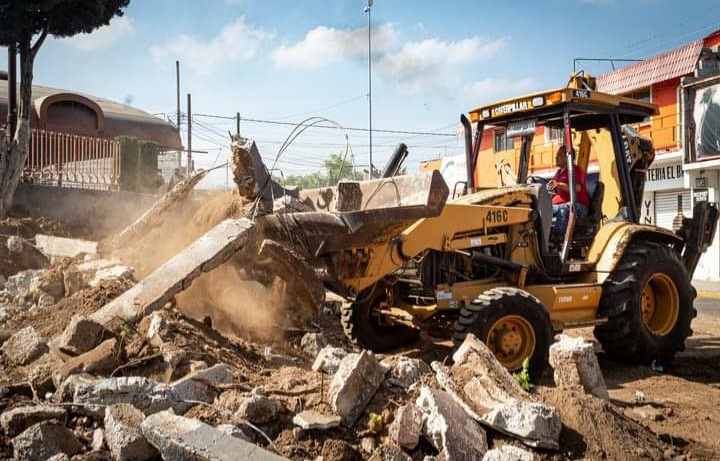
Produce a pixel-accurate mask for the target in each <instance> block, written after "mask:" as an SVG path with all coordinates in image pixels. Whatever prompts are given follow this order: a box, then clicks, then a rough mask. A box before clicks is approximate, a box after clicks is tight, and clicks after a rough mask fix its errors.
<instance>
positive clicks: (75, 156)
mask: <svg viewBox="0 0 720 461" xmlns="http://www.w3.org/2000/svg"><path fill="white" fill-rule="evenodd" d="M119 177H120V143H119V142H118V141H116V140H114V139H107V138H95V137H89V136H79V135H73V134H66V133H55V132H52V131H45V130H37V129H34V130H32V138H31V143H30V155H29V156H28V159H27V161H26V162H25V169H24V170H23V181H25V182H29V183H33V184H42V185H52V186H61V187H76V188H83V189H103V190H113V189H117V187H118V178H119Z"/></svg>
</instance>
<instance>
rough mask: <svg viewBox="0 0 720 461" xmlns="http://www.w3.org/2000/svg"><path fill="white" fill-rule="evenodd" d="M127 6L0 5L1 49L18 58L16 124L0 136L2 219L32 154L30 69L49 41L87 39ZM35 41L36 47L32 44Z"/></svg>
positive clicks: (109, 0) (41, 0)
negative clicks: (13, 50)
mask: <svg viewBox="0 0 720 461" xmlns="http://www.w3.org/2000/svg"><path fill="white" fill-rule="evenodd" d="M129 2H130V0H0V45H2V46H7V47H12V46H14V47H15V48H16V49H17V53H18V55H19V56H20V100H19V108H18V109H19V110H18V121H17V126H16V128H15V132H14V133H10V137H9V138H8V137H5V136H2V135H0V218H3V217H5V216H6V215H7V213H8V211H9V209H10V205H11V204H12V197H13V195H14V194H15V189H16V188H17V184H18V182H19V181H20V175H21V174H22V169H23V166H24V165H25V160H26V159H27V156H28V153H29V151H30V134H31V131H30V130H31V127H30V115H31V107H32V84H33V66H34V63H35V57H36V56H37V53H38V51H39V50H40V47H42V45H43V43H44V42H45V39H46V38H47V36H48V35H52V36H55V37H70V36H72V35H76V34H79V33H90V32H92V31H93V30H95V29H96V28H98V27H100V26H103V25H107V24H109V23H110V20H111V19H112V18H113V17H115V16H122V14H123V9H124V8H125V7H126V6H127V5H128V3H129ZM33 40H34V43H33Z"/></svg>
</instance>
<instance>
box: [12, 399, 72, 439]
mask: <svg viewBox="0 0 720 461" xmlns="http://www.w3.org/2000/svg"><path fill="white" fill-rule="evenodd" d="M65 416H67V412H66V411H65V409H64V408H60V407H56V406H52V405H36V406H28V407H17V408H13V409H12V410H8V411H5V412H3V413H2V414H1V415H0V425H2V428H3V430H4V431H5V433H6V434H7V435H9V436H14V435H17V434H19V433H21V432H23V431H24V430H25V429H27V428H28V427H30V426H32V425H33V424H36V423H39V422H41V421H47V420H51V419H56V420H64V419H65Z"/></svg>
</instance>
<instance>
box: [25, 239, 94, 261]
mask: <svg viewBox="0 0 720 461" xmlns="http://www.w3.org/2000/svg"><path fill="white" fill-rule="evenodd" d="M35 246H36V247H37V249H38V250H40V251H42V252H43V253H45V254H46V255H47V256H50V257H53V256H60V257H67V258H74V257H75V256H78V255H79V254H81V253H85V254H91V255H92V254H95V253H97V246H98V244H97V242H91V241H89V240H80V239H73V238H67V237H55V236H53V235H44V234H36V235H35Z"/></svg>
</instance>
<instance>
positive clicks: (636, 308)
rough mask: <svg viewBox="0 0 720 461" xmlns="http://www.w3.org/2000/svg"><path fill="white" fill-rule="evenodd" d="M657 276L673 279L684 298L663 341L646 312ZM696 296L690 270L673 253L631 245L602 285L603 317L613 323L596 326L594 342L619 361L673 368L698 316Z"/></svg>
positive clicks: (660, 247)
mask: <svg viewBox="0 0 720 461" xmlns="http://www.w3.org/2000/svg"><path fill="white" fill-rule="evenodd" d="M657 273H662V274H665V275H667V276H668V277H669V278H670V279H671V280H672V282H673V284H674V285H675V288H676V289H677V291H678V296H679V312H678V318H677V321H676V322H675V325H674V326H673V327H672V329H671V330H670V331H669V332H668V333H667V334H665V335H663V336H661V335H657V334H654V333H653V332H651V331H650V330H648V329H647V327H646V326H645V324H644V322H643V318H642V310H641V309H642V304H641V303H642V294H643V288H644V287H645V284H646V282H647V281H648V280H649V279H650V277H651V276H653V275H654V274H657ZM696 296H697V292H696V291H695V289H694V288H693V287H692V285H691V284H690V277H689V276H688V273H687V270H686V269H685V266H684V265H683V263H682V261H681V260H680V257H679V255H678V254H677V253H676V252H675V251H674V250H672V249H671V248H669V247H667V246H664V245H661V244H656V243H652V242H632V243H631V244H630V245H629V247H628V248H627V249H626V250H625V253H624V254H623V256H622V258H621V260H620V263H619V264H618V265H617V267H616V269H615V270H614V271H613V272H612V274H610V276H609V277H608V279H607V280H606V281H605V283H604V285H603V295H602V298H601V299H600V306H599V310H598V315H599V316H607V317H608V323H606V324H604V325H599V326H597V327H595V332H594V333H595V337H596V338H597V339H598V341H600V343H601V344H602V346H603V349H604V350H605V352H606V353H607V354H608V356H610V357H611V358H612V359H614V360H617V361H620V362H625V363H630V364H640V365H648V364H650V363H652V362H653V361H656V362H657V363H659V364H662V365H668V364H670V363H671V362H672V360H673V359H674V358H675V354H677V353H678V352H680V351H683V350H685V339H686V338H687V337H689V336H690V335H692V329H691V328H690V324H691V322H692V319H693V318H695V316H696V315H697V311H696V310H695V308H694V306H693V302H694V301H695V297H696Z"/></svg>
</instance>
